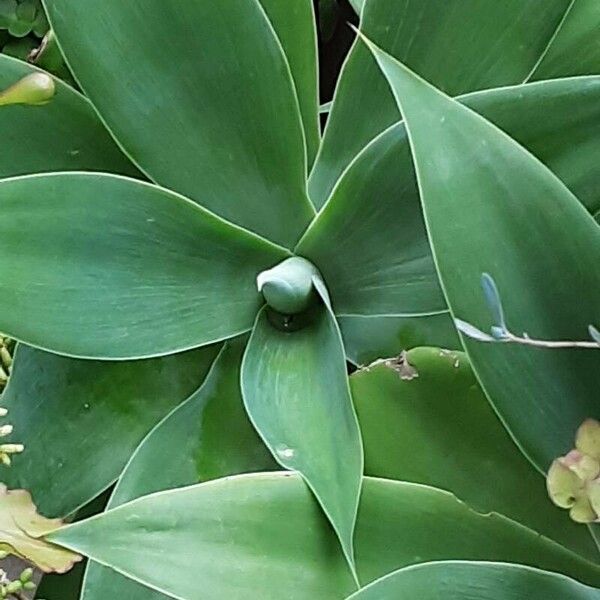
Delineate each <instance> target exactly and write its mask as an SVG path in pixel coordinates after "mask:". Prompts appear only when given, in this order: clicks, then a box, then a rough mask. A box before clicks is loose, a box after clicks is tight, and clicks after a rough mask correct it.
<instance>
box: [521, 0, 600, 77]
mask: <svg viewBox="0 0 600 600" xmlns="http://www.w3.org/2000/svg"><path fill="white" fill-rule="evenodd" d="M599 29H600V3H598V2H597V0H573V2H571V7H570V9H569V11H568V12H567V13H566V14H565V18H564V19H563V21H562V22H561V24H560V26H559V28H558V29H557V31H556V35H555V37H554V38H553V39H552V41H551V43H550V44H549V45H548V48H547V51H546V53H545V54H544V55H543V57H542V59H541V61H540V63H539V64H538V65H537V66H536V68H535V70H534V71H533V73H532V74H531V78H532V79H552V78H554V77H566V76H569V75H593V74H597V73H600V44H598V30H599Z"/></svg>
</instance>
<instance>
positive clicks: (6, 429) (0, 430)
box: [0, 425, 13, 437]
mask: <svg viewBox="0 0 600 600" xmlns="http://www.w3.org/2000/svg"><path fill="white" fill-rule="evenodd" d="M12 432H13V426H12V425H0V437H5V436H7V435H10V434H11V433H12Z"/></svg>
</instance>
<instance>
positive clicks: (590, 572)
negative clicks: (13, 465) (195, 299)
mask: <svg viewBox="0 0 600 600" xmlns="http://www.w3.org/2000/svg"><path fill="white" fill-rule="evenodd" d="M50 539H51V540H52V541H53V542H56V543H59V544H64V545H66V546H68V547H70V548H74V549H76V550H77V551H79V552H82V553H84V554H87V555H89V556H91V557H93V559H94V560H96V561H98V562H100V563H102V564H105V565H109V566H111V567H112V568H114V569H116V570H119V571H121V572H122V573H124V574H126V575H128V576H129V577H131V578H133V579H137V580H138V581H144V582H146V583H147V585H149V586H150V587H153V588H155V589H160V590H163V591H164V592H166V593H168V594H171V595H173V596H175V597H177V598H182V599H184V600H195V599H196V598H199V597H200V595H201V597H202V598H203V599H206V600H210V599H213V598H214V599H219V600H220V599H222V598H227V599H231V600H235V599H237V598H240V599H241V598H244V599H245V598H249V597H260V598H261V599H264V600H269V599H274V600H275V599H277V600H280V599H281V598H286V599H288V598H289V599H290V600H299V599H302V600H304V599H307V600H309V599H310V600H314V599H315V598H319V599H320V600H321V599H323V600H329V599H332V600H334V599H335V600H340V599H341V598H344V597H345V596H347V595H349V594H350V593H352V592H353V591H355V589H356V588H355V586H354V584H353V581H352V578H351V576H350V573H349V570H348V568H347V565H346V564H345V561H344V559H343V557H342V553H341V551H340V549H339V545H338V544H337V540H336V539H335V535H334V534H333V532H332V531H331V530H329V529H328V528H327V526H326V522H325V520H324V517H323V515H322V512H321V510H320V509H319V507H318V505H317V503H316V502H315V501H314V498H313V496H312V495H311V493H310V491H309V490H308V488H307V487H306V486H305V485H304V482H303V481H302V479H301V478H300V477H299V476H298V475H294V474H291V473H273V474H263V473H260V474H255V475H242V476H237V477H230V478H225V479H219V480H217V481H213V482H208V483H203V484H199V485H195V486H191V487H187V488H183V489H179V490H172V491H167V492H159V493H157V494H154V495H151V496H145V497H143V498H140V499H139V500H134V501H133V502H131V503H128V504H125V505H123V506H120V507H118V508H116V509H113V510H111V511H109V512H107V513H104V514H102V515H100V516H98V517H93V518H92V519H89V520H87V521H82V522H80V523H77V524H75V525H71V526H67V527H65V528H63V529H61V530H59V531H58V532H55V533H53V534H51V536H50ZM356 551H357V563H358V569H359V573H360V578H361V581H362V582H363V584H365V583H368V582H370V581H373V580H374V579H376V578H378V577H381V576H383V575H385V574H386V573H389V572H390V571H393V570H395V569H399V568H402V567H405V566H408V565H411V564H415V563H419V562H427V561H431V560H445V559H464V560H469V559H471V560H494V561H507V562H517V563H522V564H528V565H532V566H537V567H539V568H542V569H547V570H554V571H561V572H564V573H565V574H567V575H569V576H571V577H574V578H576V579H579V580H582V581H583V582H585V583H588V584H590V585H598V584H599V583H600V567H598V566H596V565H594V564H592V563H590V562H587V561H585V560H584V559H582V558H581V557H579V556H577V555H575V554H573V553H571V552H569V551H567V550H565V549H564V548H562V547H561V546H559V545H557V544H555V543H553V542H550V541H549V540H547V539H545V538H543V537H540V536H539V535H538V534H536V533H534V532H532V531H530V530H528V529H526V528H524V527H522V526H521V525H517V524H516V523H514V522H512V521H510V520H509V519H506V518H504V517H500V516H497V515H483V514H480V513H476V512H474V511H472V510H470V509H469V508H467V507H466V506H465V505H464V504H462V503H460V502H458V501H457V500H456V499H455V498H454V497H453V496H452V495H451V494H448V493H447V492H443V491H440V490H436V489H435V488H431V487H427V486H422V485H417V484H412V483H403V482H395V481H388V480H383V479H370V478H366V479H365V483H364V489H363V495H362V499H361V507H360V511H359V519H358V523H357V535H356ZM152 557H156V560H153V559H152ZM157 561H159V562H160V568H158V565H157Z"/></svg>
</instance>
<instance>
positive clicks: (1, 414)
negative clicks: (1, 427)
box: [0, 406, 8, 417]
mask: <svg viewBox="0 0 600 600" xmlns="http://www.w3.org/2000/svg"><path fill="white" fill-rule="evenodd" d="M7 414H8V410H7V409H6V408H2V407H1V406H0V417H5V416H6V415H7Z"/></svg>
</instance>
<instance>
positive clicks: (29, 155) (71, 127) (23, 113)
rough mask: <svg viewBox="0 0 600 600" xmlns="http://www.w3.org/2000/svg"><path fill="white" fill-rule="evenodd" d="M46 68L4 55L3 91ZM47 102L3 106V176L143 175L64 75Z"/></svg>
mask: <svg viewBox="0 0 600 600" xmlns="http://www.w3.org/2000/svg"><path fill="white" fill-rule="evenodd" d="M39 72H40V70H39V69H36V68H35V67H32V66H31V65H28V64H26V63H24V62H21V61H19V60H16V59H14V58H11V57H9V56H6V55H4V54H0V89H6V88H7V87H9V86H11V85H12V84H14V83H15V82H16V81H19V80H20V79H22V78H23V77H26V76H27V75H30V74H32V73H39ZM54 83H55V86H56V94H55V96H54V97H53V98H52V101H51V102H49V103H48V104H45V105H44V106H3V107H1V108H0V138H1V139H2V140H4V143H5V144H8V145H9V146H10V152H9V151H6V152H2V153H0V177H10V176H13V175H25V174H30V173H40V172H46V171H79V170H87V171H110V172H113V173H122V174H124V175H132V176H136V175H138V176H139V172H138V171H137V169H136V168H135V167H134V166H133V165H132V164H131V162H130V161H129V160H128V159H127V158H126V157H125V155H124V154H123V153H122V152H121V151H120V150H119V148H118V147H117V145H116V144H115V142H114V141H113V140H112V139H111V137H110V136H109V134H108V133H107V132H106V130H105V129H104V127H103V126H102V124H101V123H100V120H99V119H98V117H97V116H96V114H95V113H94V110H93V108H92V107H91V105H90V103H89V101H88V100H86V99H85V98H84V97H83V96H82V95H81V94H79V93H78V92H76V91H75V90H74V89H72V88H70V87H69V86H68V85H66V84H65V83H63V82H62V81H61V80H59V79H55V80H54Z"/></svg>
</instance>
